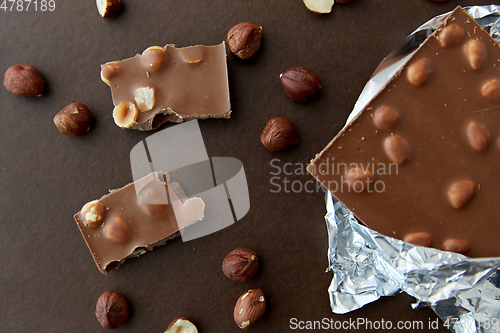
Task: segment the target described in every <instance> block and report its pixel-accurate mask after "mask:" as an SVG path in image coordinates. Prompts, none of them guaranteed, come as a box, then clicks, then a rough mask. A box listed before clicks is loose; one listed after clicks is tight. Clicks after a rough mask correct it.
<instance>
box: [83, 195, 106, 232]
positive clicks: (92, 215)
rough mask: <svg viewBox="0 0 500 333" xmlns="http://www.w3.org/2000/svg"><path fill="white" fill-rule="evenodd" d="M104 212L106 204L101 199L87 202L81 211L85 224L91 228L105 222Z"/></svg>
mask: <svg viewBox="0 0 500 333" xmlns="http://www.w3.org/2000/svg"><path fill="white" fill-rule="evenodd" d="M104 213H105V208H104V205H103V204H102V203H101V202H100V201H99V200H93V201H90V202H87V203H86V204H85V205H84V206H83V208H82V210H81V211H80V215H81V217H82V220H83V224H84V225H85V226H86V227H90V228H97V227H99V226H100V225H101V224H102V223H103V217H104Z"/></svg>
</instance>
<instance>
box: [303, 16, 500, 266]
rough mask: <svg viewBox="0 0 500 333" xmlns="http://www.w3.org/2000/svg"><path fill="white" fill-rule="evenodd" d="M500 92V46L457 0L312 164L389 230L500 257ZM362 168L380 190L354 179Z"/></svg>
mask: <svg viewBox="0 0 500 333" xmlns="http://www.w3.org/2000/svg"><path fill="white" fill-rule="evenodd" d="M477 42H479V43H477ZM483 46H484V48H483ZM424 59H425V60H424ZM499 96H500V47H499V45H498V44H497V43H496V42H495V41H494V40H493V39H492V38H491V37H490V36H489V35H488V33H486V32H485V31H484V30H483V29H482V28H481V27H480V26H479V25H478V24H477V23H476V22H475V21H474V20H473V18H471V17H470V16H469V15H467V14H466V13H465V12H464V11H463V10H462V8H460V7H457V8H456V9H455V10H454V11H453V12H452V13H451V14H450V15H449V16H448V17H447V18H446V19H445V21H444V23H443V24H442V25H441V26H440V27H439V28H438V29H437V30H436V31H435V32H434V33H433V34H432V35H431V36H430V37H429V38H428V39H427V40H426V41H425V42H424V43H423V44H422V45H421V46H420V47H419V48H418V49H417V50H416V52H415V53H413V54H412V55H411V57H409V60H408V61H407V62H406V64H405V65H404V66H403V67H402V68H401V70H400V71H399V72H398V73H397V74H396V75H394V77H392V78H391V80H390V81H389V82H388V83H387V84H386V86H385V88H384V89H383V90H382V91H380V92H379V93H378V95H377V96H375V97H374V98H373V99H372V100H371V101H370V102H369V103H368V105H366V106H365V108H364V109H363V111H362V112H361V113H360V114H359V115H358V116H357V117H356V118H355V119H354V120H353V121H352V122H351V123H349V124H348V125H347V126H346V127H345V128H344V129H343V130H342V131H341V132H340V133H339V134H338V135H337V136H336V137H335V138H334V139H333V140H332V141H331V142H330V143H329V144H328V146H327V147H326V148H325V149H324V150H323V151H322V152H321V153H320V154H318V155H317V157H316V158H315V159H314V160H313V161H312V163H311V164H310V165H309V166H308V170H309V172H310V173H311V174H312V175H313V176H314V177H315V178H316V179H318V181H319V182H321V184H323V186H325V187H326V188H327V189H329V190H330V191H332V193H333V194H334V195H335V196H336V197H337V198H338V199H339V200H340V201H341V202H342V203H343V204H344V205H345V206H346V207H347V208H348V209H350V210H351V211H352V212H353V213H354V214H355V215H356V217H357V218H358V219H359V220H360V221H361V222H363V223H364V224H366V225H367V226H368V227H370V228H372V229H374V230H376V231H378V232H380V233H382V234H385V235H387V236H391V237H395V238H398V239H402V240H404V239H406V240H408V239H410V240H412V242H414V241H415V239H417V238H418V242H419V244H420V245H428V244H429V245H430V246H433V247H434V246H435V247H437V248H438V249H442V250H450V251H457V252H462V253H464V252H465V250H467V255H469V256H471V257H489V256H500V247H498V245H497V244H498V234H499V233H500V224H499V223H498V209H497V207H496V202H497V201H498V200H499V199H500V177H498V176H497V175H498V156H499V155H498V149H495V147H493V146H494V145H492V144H490V145H489V143H490V142H491V141H493V140H495V139H496V138H497V137H498V135H499V134H500V132H499V130H498V124H499V123H500V97H499ZM382 107H385V108H391V109H393V110H397V114H398V117H397V118H398V120H397V125H394V126H393V123H392V121H387V124H388V125H387V126H385V123H384V122H382V121H380V120H379V119H378V117H380V116H378V115H375V114H374V113H375V112H377V110H380V109H381V108H382ZM392 118H396V117H394V116H392ZM382 123H384V124H383V125H382V126H381V125H380V124H382ZM394 124H395V123H394ZM395 138H397V139H395ZM356 168H359V169H360V170H365V171H363V174H365V173H366V171H369V172H371V174H373V177H374V178H373V179H374V182H373V184H372V187H371V189H372V190H371V191H355V189H353V188H352V187H350V186H347V185H348V184H349V182H350V180H349V179H346V171H348V170H352V169H356ZM342 185H343V186H342ZM422 235H425V237H420V236H422ZM416 236H419V237H416ZM431 239H432V243H431V242H430V240H431ZM450 240H453V241H450ZM458 240H460V242H459V241H458ZM464 244H466V245H467V246H466V245H464Z"/></svg>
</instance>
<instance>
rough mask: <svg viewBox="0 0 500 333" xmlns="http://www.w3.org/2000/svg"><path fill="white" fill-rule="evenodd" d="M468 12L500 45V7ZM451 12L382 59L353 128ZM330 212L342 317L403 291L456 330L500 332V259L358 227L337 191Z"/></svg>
mask: <svg viewBox="0 0 500 333" xmlns="http://www.w3.org/2000/svg"><path fill="white" fill-rule="evenodd" d="M465 10H466V11H467V12H468V13H469V14H470V15H471V16H472V17H474V19H475V20H476V21H477V22H478V23H479V24H480V25H481V26H483V28H485V30H486V31H488V32H489V33H490V35H492V37H493V38H494V39H495V40H496V41H497V42H500V6H498V5H489V6H472V7H467V8H465ZM447 15H448V14H443V15H440V16H437V17H435V18H433V19H431V20H430V21H428V22H427V23H425V24H424V25H422V26H421V27H419V28H418V29H417V30H415V31H414V32H413V33H412V34H411V35H410V36H408V37H407V38H406V39H405V40H404V41H403V42H402V43H401V44H400V45H399V46H398V47H397V48H396V49H395V50H394V51H393V52H391V54H389V55H388V56H387V57H386V58H385V59H384V61H382V63H381V64H380V65H379V67H378V68H377V70H376V71H375V73H374V75H373V77H372V78H371V79H370V81H369V82H368V83H367V85H366V86H365V88H364V90H363V92H362V93H361V95H360V97H359V99H358V101H357V103H356V105H355V107H354V110H353V112H352V113H351V115H350V116H349V119H348V120H347V123H349V122H350V121H351V120H352V119H353V118H354V117H355V116H356V115H357V113H359V112H360V111H361V110H362V109H363V108H364V106H365V105H366V104H367V103H369V102H370V100H371V99H372V98H373V97H374V96H375V95H376V94H377V93H378V92H379V91H380V90H381V89H383V87H384V85H385V84H386V83H387V82H388V80H389V79H390V78H391V77H392V76H393V75H394V74H395V73H396V72H397V71H398V70H399V69H400V68H401V67H402V66H403V65H404V64H405V63H406V61H407V60H408V59H409V57H411V55H412V54H413V52H414V51H415V49H416V48H417V47H418V45H420V44H421V43H422V42H423V41H424V40H425V39H426V38H427V36H428V35H430V34H431V33H432V31H433V30H434V29H436V28H437V27H438V26H439V25H440V24H441V23H442V21H443V20H444V18H445V17H446V16H447ZM394 59H399V60H398V61H396V62H394ZM386 64H390V65H386ZM326 207H327V214H326V216H325V220H326V223H327V228H328V236H329V244H330V246H329V249H328V260H329V267H328V269H327V271H333V273H334V277H333V279H332V282H331V284H330V287H329V288H328V292H329V295H330V305H331V307H332V310H333V312H334V313H339V314H341V313H346V312H350V311H353V310H356V309H359V308H361V307H362V306H364V305H365V304H368V303H370V302H373V301H375V300H377V299H378V298H380V297H381V296H390V295H394V294H396V293H398V292H400V291H403V292H405V293H407V294H409V295H411V296H413V297H415V299H416V303H415V304H413V307H414V308H417V307H418V306H431V307H432V309H433V310H434V311H435V312H436V313H437V315H438V316H439V317H440V318H441V319H442V320H443V321H444V322H445V323H446V324H447V327H449V328H450V329H451V330H452V331H454V332H456V333H476V332H477V333H479V332H481V333H487V332H500V258H480V259H473V258H468V257H466V256H464V255H461V254H457V253H451V252H445V251H440V250H436V249H432V248H426V247H421V246H415V245H412V244H408V243H405V242H403V241H401V240H397V239H394V238H391V237H387V236H384V235H381V234H379V233H378V232H376V231H373V230H371V229H369V228H367V227H365V226H363V225H361V224H360V223H358V221H357V220H356V218H355V217H354V215H353V214H352V212H350V211H349V210H348V209H347V208H345V207H344V206H343V205H342V204H341V203H340V202H339V201H338V200H337V199H336V198H335V197H334V196H333V195H332V194H331V193H330V192H329V191H327V194H326Z"/></svg>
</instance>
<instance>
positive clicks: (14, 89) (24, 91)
mask: <svg viewBox="0 0 500 333" xmlns="http://www.w3.org/2000/svg"><path fill="white" fill-rule="evenodd" d="M3 85H4V86H5V88H6V89H7V90H8V91H10V92H11V93H14V94H16V95H21V96H40V95H42V93H43V88H44V87H45V81H44V80H43V78H42V75H41V74H40V72H39V71H38V69H36V68H35V67H33V66H30V65H23V64H18V65H13V66H10V67H9V68H8V69H7V71H6V72H5V75H4V78H3Z"/></svg>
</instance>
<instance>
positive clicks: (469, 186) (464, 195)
mask: <svg viewBox="0 0 500 333" xmlns="http://www.w3.org/2000/svg"><path fill="white" fill-rule="evenodd" d="M447 195H448V201H449V202H450V204H451V206H452V207H453V208H457V209H458V208H461V207H463V206H465V205H466V204H468V203H469V201H471V200H472V198H474V196H475V195H476V184H475V183H474V182H472V181H470V180H468V179H465V180H459V181H456V182H454V183H453V184H451V186H450V187H449V188H448V193H447Z"/></svg>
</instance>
